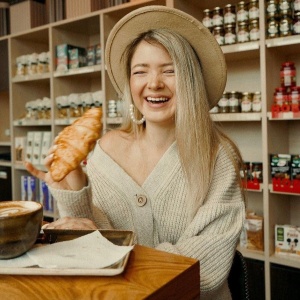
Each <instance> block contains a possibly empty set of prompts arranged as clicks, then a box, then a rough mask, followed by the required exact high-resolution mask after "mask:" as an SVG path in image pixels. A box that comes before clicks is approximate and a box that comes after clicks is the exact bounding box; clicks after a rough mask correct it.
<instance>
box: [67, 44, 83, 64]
mask: <svg viewBox="0 0 300 300" xmlns="http://www.w3.org/2000/svg"><path fill="white" fill-rule="evenodd" d="M68 55H69V65H68V67H69V69H77V68H81V67H84V66H86V50H85V49H84V48H80V47H76V48H73V49H69V50H68Z"/></svg>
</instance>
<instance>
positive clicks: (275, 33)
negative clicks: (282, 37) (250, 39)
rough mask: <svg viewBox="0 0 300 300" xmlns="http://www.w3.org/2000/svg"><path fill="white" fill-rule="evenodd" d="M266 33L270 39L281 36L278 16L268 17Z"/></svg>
mask: <svg viewBox="0 0 300 300" xmlns="http://www.w3.org/2000/svg"><path fill="white" fill-rule="evenodd" d="M266 35H267V38H268V39H271V38H276V37H279V22H278V20H276V18H274V17H272V18H269V19H268V24H267V33H266Z"/></svg>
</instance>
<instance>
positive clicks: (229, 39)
mask: <svg viewBox="0 0 300 300" xmlns="http://www.w3.org/2000/svg"><path fill="white" fill-rule="evenodd" d="M224 29H225V34H224V43H225V45H231V44H235V43H236V32H235V25H233V24H227V25H225V27H224Z"/></svg>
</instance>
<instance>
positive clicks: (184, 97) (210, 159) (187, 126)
mask: <svg viewBox="0 0 300 300" xmlns="http://www.w3.org/2000/svg"><path fill="white" fill-rule="evenodd" d="M195 38H196V37H195ZM141 41H147V42H149V43H159V44H161V45H162V46H164V47H165V48H166V50H167V51H168V53H169V55H170V57H171V59H172V61H173V63H174V68H175V75H176V99H177V102H176V115H175V133H176V141H177V147H178V152H179V157H180V160H181V164H182V167H183V170H184V172H185V174H186V177H187V181H188V183H189V186H190V197H192V198H191V199H195V200H196V203H194V204H195V206H196V207H195V208H198V207H199V206H200V205H201V204H202V203H203V201H204V199H205V197H206V194H207V192H208V189H209V186H210V183H211V180H212V176H213V173H214V166H215V161H216V156H217V153H218V151H219V149H220V146H221V145H222V146H223V147H224V149H225V150H226V152H227V153H228V155H229V157H230V158H231V159H232V162H233V164H234V166H235V168H236V173H237V184H240V170H241V169H242V158H241V155H240V153H239V150H238V148H237V147H236V146H235V144H234V143H233V142H232V141H231V140H230V138H229V137H227V136H226V135H225V134H224V133H223V132H222V131H221V130H220V128H219V127H218V125H217V124H216V123H215V122H213V121H212V120H211V117H210V114H209V109H210V105H209V101H208V98H207V93H206V89H205V84H204V79H203V76H202V72H201V63H200V61H199V58H198V56H197V54H196V53H195V51H194V49H193V48H192V46H191V45H190V44H189V43H188V41H187V40H186V39H184V38H183V37H182V36H181V35H179V34H177V33H175V32H173V31H170V30H168V29H155V30H150V31H148V32H145V33H143V34H141V35H140V36H139V37H138V38H137V39H135V40H134V41H133V42H132V43H131V44H130V45H129V46H128V48H127V49H126V51H125V53H124V55H123V63H124V65H125V70H126V84H125V89H124V96H123V99H124V112H125V116H124V121H123V124H122V126H121V128H120V129H121V130H123V131H126V132H128V133H133V134H135V135H136V136H137V137H138V133H139V132H140V131H141V130H144V129H145V127H146V126H147V121H146V123H145V124H143V125H140V126H137V125H135V124H132V122H131V121H130V115H129V113H128V112H129V105H130V104H131V103H133V100H132V97H131V92H130V85H129V79H130V63H131V59H132V56H133V54H134V51H135V49H136V47H137V45H138V44H139V43H140V42H141ZM212 67H213V66H212ZM136 118H137V119H140V118H142V115H141V113H140V112H139V111H137V112H136ZM191 158H193V159H191Z"/></svg>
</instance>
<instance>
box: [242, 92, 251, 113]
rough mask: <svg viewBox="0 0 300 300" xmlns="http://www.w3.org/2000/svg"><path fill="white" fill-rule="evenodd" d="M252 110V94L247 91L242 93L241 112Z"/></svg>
mask: <svg viewBox="0 0 300 300" xmlns="http://www.w3.org/2000/svg"><path fill="white" fill-rule="evenodd" d="M251 110H252V94H251V93H248V92H244V93H242V100H241V112H251Z"/></svg>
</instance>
